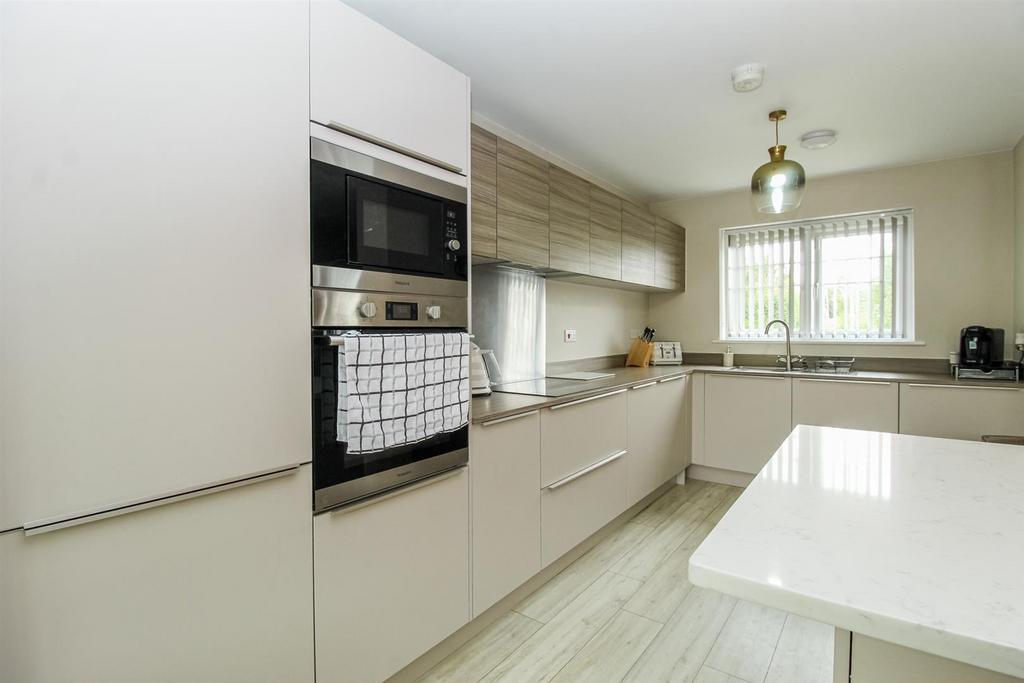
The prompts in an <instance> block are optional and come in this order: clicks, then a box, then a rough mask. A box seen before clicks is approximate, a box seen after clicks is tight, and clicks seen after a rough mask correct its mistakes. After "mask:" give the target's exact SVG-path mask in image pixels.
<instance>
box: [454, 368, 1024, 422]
mask: <svg viewBox="0 0 1024 683" xmlns="http://www.w3.org/2000/svg"><path fill="white" fill-rule="evenodd" d="M605 372H612V373H614V375H615V376H614V377H609V378H607V379H600V380H592V381H589V382H580V390H579V391H578V392H576V393H572V394H569V395H567V396H557V397H550V396H526V395H523V394H501V393H497V392H494V393H492V394H491V395H490V396H478V397H475V398H474V399H473V408H472V415H473V422H474V423H480V422H486V421H489V420H497V419H500V418H503V417H510V416H512V415H518V414H520V413H526V412H530V411H531V410H537V409H539V408H547V407H550V406H554V405H558V404H560V403H569V402H570V401H576V400H579V399H581V398H586V397H588V396H596V395H598V394H603V393H607V392H609V391H615V390H618V389H628V388H629V387H633V386H636V385H638V384H643V383H644V382H650V381H652V380H656V379H664V378H665V377H674V376H676V375H688V374H692V373H694V372H703V373H711V374H723V375H754V376H766V377H780V376H781V377H798V378H804V379H830V380H840V381H856V380H861V381H874V382H899V383H915V384H948V385H955V386H978V387H1011V388H1024V384H1022V383H1018V382H1009V381H1001V380H954V379H953V378H952V377H950V376H949V375H947V374H941V373H925V372H871V371H865V372H860V371H854V372H852V373H850V374H845V375H844V374H831V373H818V372H801V371H798V370H797V371H793V372H775V371H772V370H761V369H746V368H745V369H742V370H741V369H738V368H724V367H722V366H720V365H660V366H653V367H649V368H607V369H606V370H605Z"/></svg>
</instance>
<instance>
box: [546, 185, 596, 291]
mask: <svg viewBox="0 0 1024 683" xmlns="http://www.w3.org/2000/svg"><path fill="white" fill-rule="evenodd" d="M550 179H551V180H550V182H551V211H550V228H551V238H550V239H551V267H552V268H556V269H558V270H564V271H568V272H570V273H580V274H582V275H589V274H590V184H589V183H588V182H587V181H586V180H584V179H583V178H580V177H579V176H577V175H574V174H572V173H569V172H568V171H566V170H564V169H562V168H559V167H558V166H551V170H550Z"/></svg>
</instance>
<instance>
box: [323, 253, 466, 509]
mask: <svg viewBox="0 0 1024 683" xmlns="http://www.w3.org/2000/svg"><path fill="white" fill-rule="evenodd" d="M396 277H397V279H398V282H399V284H398V285H395V281H396ZM335 282H336V283H343V284H349V285H354V286H353V287H351V288H349V289H341V288H328V287H315V288H313V290H312V309H313V329H312V365H313V367H312V377H313V383H312V386H313V406H312V408H313V488H314V491H313V510H314V512H322V511H324V510H327V509H331V508H336V507H339V506H343V505H350V504H355V503H358V502H360V501H363V500H366V499H369V498H371V497H374V496H378V495H381V494H384V493H387V492H391V491H393V490H396V489H398V488H400V487H404V486H406V485H409V484H412V483H413V482H420V481H423V480H425V479H428V478H431V477H434V476H439V475H441V474H442V473H445V472H447V471H449V470H452V469H454V468H457V467H462V466H465V465H466V463H467V462H468V458H469V449H468V447H469V425H468V354H469V342H468V336H467V335H466V334H465V333H466V327H467V318H468V309H467V299H466V290H465V287H466V284H465V283H464V282H458V281H451V280H443V279H433V278H421V277H405V276H395V275H393V274H389V273H379V272H367V271H359V270H355V271H346V270H344V269H342V270H341V271H339V273H338V274H336V278H335ZM439 335H440V336H444V337H445V338H447V339H452V338H455V339H459V340H464V346H460V347H457V348H455V349H449V351H448V352H447V354H448V355H447V357H446V360H445V364H446V367H451V368H456V367H459V368H464V370H463V372H464V373H465V375H466V376H465V382H466V384H465V387H466V390H465V391H466V393H465V398H466V403H465V405H464V406H463V407H462V408H461V410H462V411H463V413H462V415H461V417H460V416H458V415H456V418H457V419H456V421H455V423H454V424H455V425H457V426H455V427H454V428H448V429H444V430H441V431H438V432H436V433H432V434H430V435H429V436H426V437H425V438H422V439H412V440H410V439H408V438H407V439H404V441H405V442H404V443H401V444H400V445H393V446H388V445H387V444H386V443H384V442H381V447H380V448H377V447H373V448H370V449H363V450H362V451H361V452H354V450H355V449H354V448H352V446H351V442H350V441H346V440H345V439H343V438H341V437H342V434H341V433H339V419H344V411H343V410H342V411H339V401H342V402H343V403H342V407H344V405H345V404H344V402H345V401H346V400H347V399H346V397H345V396H344V394H345V392H346V391H351V388H349V389H345V387H344V385H343V376H341V375H340V374H339V373H341V372H342V371H343V370H344V368H343V364H344V363H346V362H351V360H349V361H345V360H344V359H343V358H342V356H341V355H340V354H339V347H344V345H345V343H346V338H348V339H349V340H350V343H351V340H352V339H353V338H354V337H356V338H362V339H367V338H368V339H371V340H376V339H378V338H379V339H380V340H385V341H386V340H387V339H391V340H396V339H401V340H403V343H405V340H409V339H415V338H416V337H417V336H420V337H424V338H426V337H437V336H439ZM382 348H386V347H382ZM452 354H457V357H454V358H453V357H452ZM406 358H407V357H406V356H404V355H403V356H402V357H401V359H400V358H399V357H397V356H395V357H393V358H391V359H389V358H388V356H387V355H386V353H385V355H382V356H375V355H373V354H372V353H371V354H369V355H367V356H366V357H365V358H362V359H359V358H357V361H358V363H359V365H358V371H359V372H362V371H363V369H364V368H363V367H362V365H363V364H370V365H372V364H374V363H383V364H384V365H385V366H387V365H388V363H389V360H390V361H393V362H392V363H391V366H390V370H389V369H388V368H387V367H385V369H384V373H383V376H385V377H386V376H388V375H391V376H393V377H394V376H398V375H399V374H402V373H407V372H408V365H406V364H403V363H400V362H398V361H399V360H406ZM408 358H411V356H409V357H408ZM450 377H451V375H445V376H443V377H442V376H439V378H440V379H448V378H450ZM402 386H403V387H404V386H412V385H411V384H409V385H406V384H405V383H404V382H403V384H402ZM395 388H397V385H392V386H387V385H385V384H384V383H381V384H380V385H379V386H378V385H372V386H369V388H368V390H369V391H371V392H372V391H374V390H376V391H379V392H381V394H380V395H377V396H372V397H371V398H369V399H367V401H368V402H369V404H370V405H371V407H375V406H376V405H377V403H382V404H384V405H391V404H392V403H394V399H393V398H392V395H391V394H389V393H385V392H388V391H389V390H391V389H395ZM396 395H397V394H396ZM382 399H383V400H382ZM403 400H405V401H408V397H407V396H406V397H405V398H403ZM381 410H386V408H382V409H381ZM414 412H415V411H407V412H403V413H402V414H403V415H406V416H407V415H410V414H413V413H414ZM376 417H378V418H380V417H384V418H387V417H388V415H384V414H378V415H377V416H376ZM361 419H367V418H365V417H364V418H361ZM463 420H464V421H465V423H464V424H463V423H462V421H463ZM378 426H379V425H372V426H371V427H369V428H368V429H369V430H370V431H369V434H370V436H371V437H372V436H373V435H374V434H375V432H374V431H373V430H375V429H377V428H378Z"/></svg>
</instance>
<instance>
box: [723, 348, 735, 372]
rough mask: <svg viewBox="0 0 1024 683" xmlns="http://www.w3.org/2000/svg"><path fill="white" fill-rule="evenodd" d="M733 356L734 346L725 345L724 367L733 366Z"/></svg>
mask: <svg viewBox="0 0 1024 683" xmlns="http://www.w3.org/2000/svg"><path fill="white" fill-rule="evenodd" d="M732 357H733V354H732V347H731V346H726V347H725V353H723V354H722V367H725V368H731V367H732Z"/></svg>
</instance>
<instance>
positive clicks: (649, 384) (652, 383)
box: [631, 382, 657, 389]
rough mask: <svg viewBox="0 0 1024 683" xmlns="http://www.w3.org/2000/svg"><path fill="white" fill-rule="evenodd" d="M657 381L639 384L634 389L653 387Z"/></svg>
mask: <svg viewBox="0 0 1024 683" xmlns="http://www.w3.org/2000/svg"><path fill="white" fill-rule="evenodd" d="M655 384H657V382H648V383H647V384H637V385H636V386H635V387H631V388H633V389H643V388H644V387H653V386H654V385H655Z"/></svg>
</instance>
